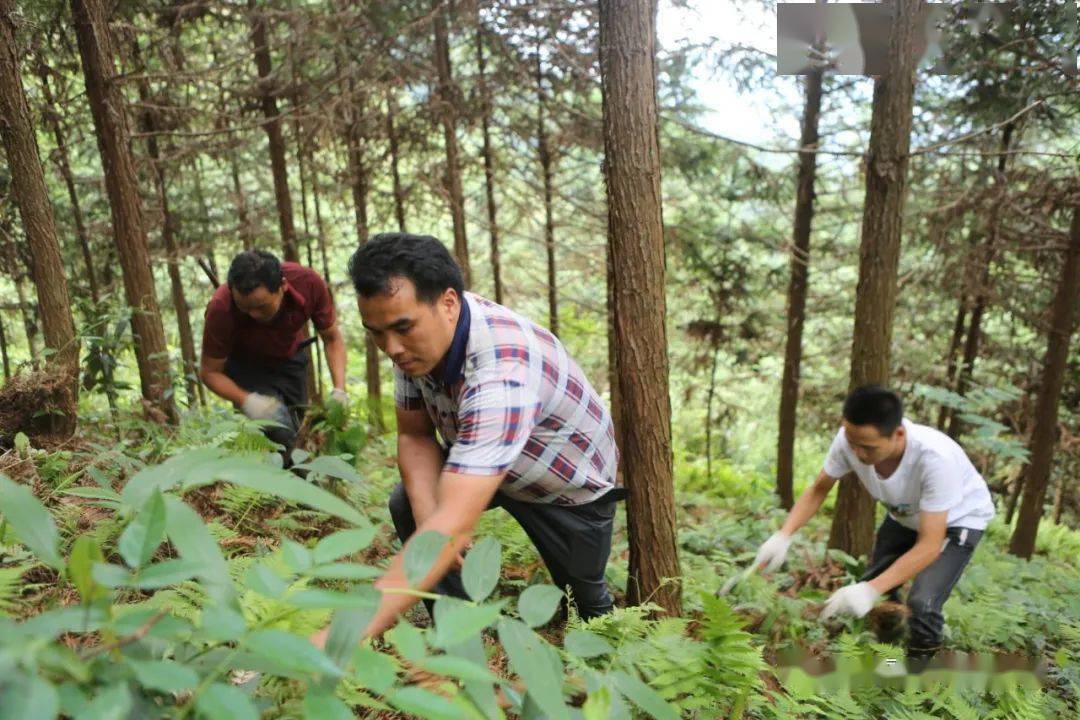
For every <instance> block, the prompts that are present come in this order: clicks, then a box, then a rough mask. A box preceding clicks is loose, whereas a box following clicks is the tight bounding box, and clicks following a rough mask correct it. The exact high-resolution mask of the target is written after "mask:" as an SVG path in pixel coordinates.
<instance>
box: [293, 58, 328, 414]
mask: <svg viewBox="0 0 1080 720" xmlns="http://www.w3.org/2000/svg"><path fill="white" fill-rule="evenodd" d="M289 65H290V67H292V68H293V69H295V67H296V66H295V65H294V64H293V63H292V62H291V61H290V63H289ZM297 84H298V80H297V78H296V76H295V75H294V76H293V85H297ZM302 134H303V129H302V128H301V126H300V120H299V115H297V116H296V120H295V122H294V123H293V138H294V139H295V140H296V167H297V170H298V171H299V174H300V217H301V221H302V222H303V224H304V251H305V252H306V253H307V264H308V267H311V268H313V267H315V256H314V254H313V252H312V248H311V224H310V223H309V222H308V207H307V206H308V199H307V178H306V172H305V167H304V153H305V150H304V146H303V140H302V138H301V135H302ZM314 346H315V347H314V352H312V347H311V346H310V345H309V346H308V348H307V353H306V354H307V359H308V363H307V386H308V397H309V398H311V400H312V401H313V402H314V403H316V404H320V405H321V404H322V397H323V393H322V372H321V371H320V370H321V368H322V348H321V347H320V346H319V343H318V342H316V343H314Z"/></svg>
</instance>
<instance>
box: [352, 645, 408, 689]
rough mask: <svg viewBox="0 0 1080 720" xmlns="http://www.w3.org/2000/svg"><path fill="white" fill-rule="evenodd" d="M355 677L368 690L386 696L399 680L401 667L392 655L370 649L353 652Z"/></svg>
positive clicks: (360, 648)
mask: <svg viewBox="0 0 1080 720" xmlns="http://www.w3.org/2000/svg"><path fill="white" fill-rule="evenodd" d="M352 662H353V677H354V678H355V679H356V680H357V682H359V683H360V684H361V685H362V686H363V687H365V688H367V689H368V690H370V691H372V692H374V693H378V694H379V695H384V694H385V693H386V691H387V690H389V689H390V687H391V686H392V685H393V684H394V682H395V681H396V680H397V673H398V669H399V665H398V662H397V660H395V659H394V657H393V656H392V655H387V654H386V653H381V652H378V651H377V650H373V649H371V648H370V647H358V648H356V650H355V651H354V652H353V656H352Z"/></svg>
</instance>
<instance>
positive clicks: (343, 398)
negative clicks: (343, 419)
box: [330, 388, 349, 407]
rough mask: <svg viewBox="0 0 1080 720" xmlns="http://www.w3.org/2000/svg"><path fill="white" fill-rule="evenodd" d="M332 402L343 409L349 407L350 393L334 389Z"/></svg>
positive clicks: (331, 392)
mask: <svg viewBox="0 0 1080 720" xmlns="http://www.w3.org/2000/svg"><path fill="white" fill-rule="evenodd" d="M330 402H336V403H338V404H339V405H341V406H342V407H347V406H348V405H349V393H347V392H345V391H344V390H342V389H341V388H334V389H333V390H331V391H330Z"/></svg>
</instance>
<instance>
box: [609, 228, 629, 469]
mask: <svg viewBox="0 0 1080 720" xmlns="http://www.w3.org/2000/svg"><path fill="white" fill-rule="evenodd" d="M610 228H611V221H610V219H609V220H608V241H607V242H606V243H604V249H605V266H606V267H605V269H606V271H607V272H606V275H607V278H606V279H607V283H606V285H607V287H606V288H605V289H606V290H607V351H608V377H607V380H608V395H609V397H610V401H611V422H612V424H614V425H615V444H616V446H617V447H618V448H619V449H620V450H621V449H622V448H624V447H626V442H625V439H624V437H623V435H622V428H623V421H622V395H621V393H620V392H619V359H618V353H617V352H616V351H615V350H616V345H617V340H616V339H615V264H614V262H613V260H612V257H611V229H610ZM620 472H621V465H620Z"/></svg>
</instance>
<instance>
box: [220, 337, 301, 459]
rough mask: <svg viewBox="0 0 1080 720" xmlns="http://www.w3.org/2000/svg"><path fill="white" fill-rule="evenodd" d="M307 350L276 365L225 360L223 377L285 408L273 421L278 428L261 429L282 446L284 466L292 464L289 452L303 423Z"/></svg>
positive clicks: (232, 359) (243, 359)
mask: <svg viewBox="0 0 1080 720" xmlns="http://www.w3.org/2000/svg"><path fill="white" fill-rule="evenodd" d="M307 366H308V351H307V348H306V347H304V348H302V349H301V350H300V351H299V352H298V353H296V354H295V355H293V356H292V357H291V358H289V359H288V360H284V361H282V362H280V363H277V364H275V365H264V364H261V363H256V362H252V361H250V360H247V359H245V358H241V357H229V358H228V359H227V360H226V361H225V374H226V375H227V376H228V377H229V378H230V379H231V380H232V381H233V382H234V383H236V384H237V385H239V386H240V387H242V388H243V389H244V390H247V391H248V392H255V393H259V394H260V395H269V396H271V397H276V398H277V399H278V400H280V401H281V404H282V405H283V406H284V407H285V408H286V409H287V412H283V413H281V416H280V417H276V418H274V422H276V423H279V425H280V427H278V426H269V427H266V428H264V429H263V434H265V435H266V437H268V438H269V439H270V440H271V441H272V442H275V443H277V444H279V445H282V446H284V448H285V449H284V450H283V451H282V457H283V459H284V464H285V467H289V466H290V465H291V464H292V451H293V447H294V446H295V444H296V434H297V432H299V430H300V425H301V423H302V422H303V421H304V412H305V411H306V410H307V403H308V394H307Z"/></svg>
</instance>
